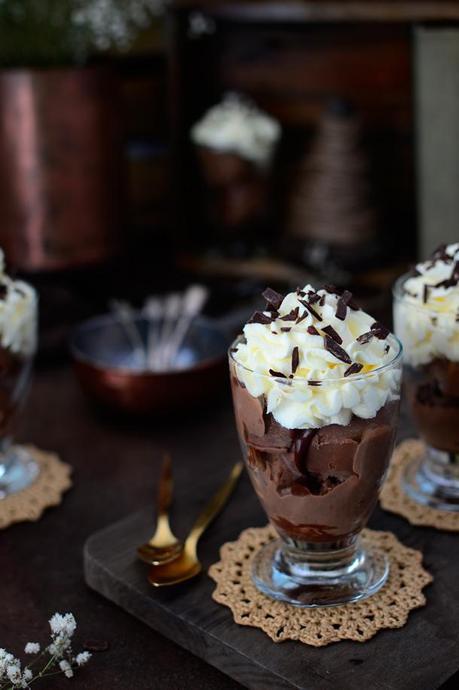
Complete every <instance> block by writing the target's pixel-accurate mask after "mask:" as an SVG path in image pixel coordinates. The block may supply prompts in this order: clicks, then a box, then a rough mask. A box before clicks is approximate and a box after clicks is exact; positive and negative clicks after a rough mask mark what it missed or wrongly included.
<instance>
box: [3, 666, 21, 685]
mask: <svg viewBox="0 0 459 690" xmlns="http://www.w3.org/2000/svg"><path fill="white" fill-rule="evenodd" d="M6 675H7V676H8V679H9V680H10V681H11V682H12V683H13V684H15V683H20V682H21V667H20V665H19V664H18V663H16V664H11V665H10V666H8V667H7V669H6Z"/></svg>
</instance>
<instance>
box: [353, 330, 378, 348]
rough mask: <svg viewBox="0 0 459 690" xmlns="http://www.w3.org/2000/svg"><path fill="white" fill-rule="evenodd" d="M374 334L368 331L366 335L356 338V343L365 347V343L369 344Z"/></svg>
mask: <svg viewBox="0 0 459 690" xmlns="http://www.w3.org/2000/svg"><path fill="white" fill-rule="evenodd" d="M374 335H375V334H374V332H373V331H368V332H367V333H362V335H359V337H358V338H357V342H358V343H360V344H361V345H366V344H367V343H369V342H370V340H371V339H372V338H373V337H374Z"/></svg>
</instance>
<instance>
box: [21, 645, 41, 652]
mask: <svg viewBox="0 0 459 690" xmlns="http://www.w3.org/2000/svg"><path fill="white" fill-rule="evenodd" d="M39 651H40V645H39V644H38V642H27V644H26V646H25V647H24V652H25V653H26V654H38V652H39Z"/></svg>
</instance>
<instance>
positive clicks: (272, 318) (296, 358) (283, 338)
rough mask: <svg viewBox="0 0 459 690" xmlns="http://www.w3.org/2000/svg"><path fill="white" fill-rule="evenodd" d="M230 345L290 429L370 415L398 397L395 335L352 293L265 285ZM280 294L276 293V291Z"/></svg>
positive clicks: (237, 363) (246, 379) (244, 377)
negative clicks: (262, 305) (259, 307)
mask: <svg viewBox="0 0 459 690" xmlns="http://www.w3.org/2000/svg"><path fill="white" fill-rule="evenodd" d="M264 295H265V296H266V298H267V299H268V301H270V302H271V304H270V305H269V306H270V309H269V310H267V311H264V312H256V313H255V314H254V315H253V317H252V319H251V322H249V323H248V324H247V325H246V326H245V327H244V337H243V338H242V339H241V340H240V342H238V343H237V345H236V346H235V349H234V350H233V351H232V353H231V354H232V359H233V361H234V368H235V374H236V376H237V378H238V379H239V381H240V382H241V383H242V384H244V385H245V386H246V388H247V390H248V391H249V393H250V394H251V395H252V396H254V397H259V396H264V398H265V400H266V410H267V412H268V413H272V415H273V417H274V419H275V420H276V421H277V422H279V424H281V425H282V426H284V427H285V428H287V429H311V428H319V427H323V426H326V425H328V424H340V425H347V424H348V423H349V422H350V420H351V418H352V415H356V416H357V417H361V418H363V419H372V418H373V417H374V416H375V415H376V413H377V412H378V410H379V409H380V408H381V407H383V406H384V405H385V404H386V403H387V402H389V401H391V400H395V399H397V398H398V391H399V382H400V364H399V363H398V364H396V365H394V366H392V367H391V366H387V367H384V368H382V367H383V365H386V364H387V365H388V364H390V363H391V362H392V361H393V360H397V361H398V355H399V351H400V347H399V344H398V342H397V340H396V339H395V338H394V337H393V336H392V335H391V334H390V333H389V330H388V329H386V328H385V327H384V326H382V325H381V324H380V323H378V322H375V320H374V319H373V318H372V317H371V316H369V315H368V314H366V313H365V312H364V311H362V310H361V309H359V308H358V307H357V305H356V304H355V303H354V301H353V299H352V295H351V293H349V292H347V291H344V292H343V293H342V294H341V292H340V291H338V290H336V289H335V288H333V287H332V286H329V287H326V288H324V289H321V290H318V291H317V292H316V291H315V290H314V288H312V287H311V286H310V285H306V286H305V288H304V289H303V290H298V291H297V292H292V293H289V294H288V295H287V296H286V297H285V298H282V297H281V296H279V295H277V293H274V292H273V291H271V290H267V291H266V292H265V293H264ZM276 295H277V297H276Z"/></svg>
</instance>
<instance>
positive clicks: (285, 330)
mask: <svg viewBox="0 0 459 690" xmlns="http://www.w3.org/2000/svg"><path fill="white" fill-rule="evenodd" d="M291 330H292V328H291V326H287V327H286V328H281V331H282V332H283V333H290V331H291Z"/></svg>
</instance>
